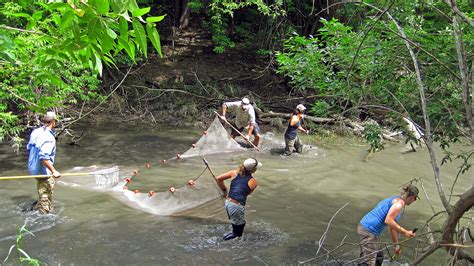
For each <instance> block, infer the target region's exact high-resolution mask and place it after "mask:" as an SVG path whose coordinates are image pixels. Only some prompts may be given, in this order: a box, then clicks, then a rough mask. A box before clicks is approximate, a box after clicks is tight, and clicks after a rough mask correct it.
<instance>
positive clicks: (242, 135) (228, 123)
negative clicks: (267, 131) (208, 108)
mask: <svg viewBox="0 0 474 266" xmlns="http://www.w3.org/2000/svg"><path fill="white" fill-rule="evenodd" d="M214 113H215V114H216V115H217V117H219V118H220V117H221V115H219V114H218V113H217V112H216V111H214ZM222 120H224V122H226V123H227V125H229V126H230V127H231V128H232V129H233V130H234V131H235V132H237V133H239V135H240V136H241V137H242V138H243V139H244V140H245V141H247V142H248V143H249V144H250V145H252V147H254V148H255V149H257V151H260V149H259V148H258V147H257V146H255V144H253V142H251V141H250V140H249V139H247V138H246V137H245V136H244V134H242V132H240V131H239V130H237V129H236V128H235V127H234V126H233V125H232V124H231V123H230V122H229V121H227V119H222Z"/></svg>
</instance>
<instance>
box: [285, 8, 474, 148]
mask: <svg viewBox="0 0 474 266" xmlns="http://www.w3.org/2000/svg"><path fill="white" fill-rule="evenodd" d="M442 5H443V3H441V4H439V5H438V6H437V7H436V8H438V9H441V8H442ZM394 8H395V10H398V11H400V12H402V10H405V11H406V10H409V12H405V13H396V16H397V17H398V19H399V21H401V23H402V26H403V28H404V31H405V32H406V34H407V35H408V38H410V39H411V40H413V41H414V42H415V43H416V44H419V45H420V47H421V48H422V49H423V50H421V48H416V49H417V51H418V52H417V57H418V59H419V61H420V67H421V72H422V73H423V79H424V80H423V82H424V84H425V86H426V94H427V95H428V97H429V105H428V111H429V114H430V118H431V120H432V122H431V123H432V124H433V125H437V127H436V132H435V133H436V134H435V139H437V140H439V139H440V138H448V139H454V138H455V137H456V136H459V134H460V132H459V128H460V127H459V126H461V127H462V126H465V125H466V121H465V116H464V115H463V111H464V110H463V108H464V107H463V103H462V97H461V86H460V82H459V80H458V79H457V78H456V77H455V76H453V73H452V72H457V69H459V67H458V66H457V55H456V51H455V44H454V38H453V36H452V29H451V25H450V21H448V22H446V21H445V20H444V18H441V17H439V12H424V11H422V10H421V9H424V8H427V9H429V8H431V7H430V6H421V5H419V3H418V2H417V1H414V3H409V2H403V4H402V3H400V4H397V5H395V7H394ZM443 8H446V6H444V7H443ZM363 11H364V12H366V16H365V17H362V19H361V20H359V21H357V24H356V23H354V25H353V26H354V27H349V26H348V25H344V24H342V23H341V22H339V21H338V20H336V19H332V20H329V21H327V20H324V19H323V20H321V23H322V24H323V27H321V28H320V29H319V30H318V32H317V34H316V35H315V36H314V37H311V36H310V37H303V36H300V35H297V34H292V35H290V36H289V37H288V38H287V39H286V40H285V42H284V47H283V51H279V52H277V53H276V60H277V62H278V64H279V66H278V70H277V71H278V73H280V74H283V75H285V76H287V77H288V78H289V80H290V83H291V84H292V85H293V87H294V88H295V89H297V90H300V91H314V92H315V93H317V94H320V95H322V96H325V98H324V99H325V101H326V102H328V103H330V105H331V106H341V107H346V108H351V110H357V108H359V107H366V105H368V104H370V105H372V106H382V107H389V108H391V109H393V110H395V111H397V112H398V113H403V112H404V111H405V109H406V110H408V111H409V112H410V114H412V117H414V118H415V120H417V121H415V122H417V123H419V124H422V123H421V118H422V116H421V113H422V111H421V109H420V104H419V93H418V85H417V82H416V79H415V75H414V70H413V63H412V62H411V58H410V55H409V53H408V50H407V49H406V47H405V44H404V43H403V40H402V39H401V38H400V37H399V36H398V35H396V34H395V33H394V32H392V30H393V31H395V32H396V31H397V30H396V28H395V27H394V25H393V23H392V22H391V21H390V20H388V19H387V18H385V17H383V18H381V19H380V21H378V22H374V17H373V15H374V14H375V13H374V11H373V10H372V11H371V10H363ZM415 11H416V12H415ZM350 12H353V9H348V13H350ZM351 14H352V15H353V13H351ZM432 16H435V17H434V18H433V17H432ZM369 29H370V30H369ZM463 33H464V35H463V37H464V40H465V49H466V51H467V52H468V54H467V55H466V56H467V58H472V57H473V56H474V54H473V51H474V47H473V46H474V42H472V41H470V40H472V39H473V34H472V31H470V30H468V29H465V30H464V32H463ZM427 52H430V54H428V53H427ZM434 57H436V59H435V58H434ZM316 105H317V106H316V107H314V108H313V109H312V111H313V112H314V113H318V112H319V110H321V109H322V106H321V104H320V103H317V104H316ZM327 110H328V109H327ZM330 111H331V112H330V113H329V114H331V113H332V114H334V113H335V112H339V111H341V110H340V109H339V108H331V109H330ZM342 111H347V109H343V110H342ZM319 113H321V112H319Z"/></svg>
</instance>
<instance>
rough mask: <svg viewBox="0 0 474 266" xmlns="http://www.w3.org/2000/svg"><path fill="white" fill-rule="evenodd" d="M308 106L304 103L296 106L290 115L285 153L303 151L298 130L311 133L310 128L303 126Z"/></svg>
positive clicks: (286, 132)
mask: <svg viewBox="0 0 474 266" xmlns="http://www.w3.org/2000/svg"><path fill="white" fill-rule="evenodd" d="M305 110H306V107H305V106H304V105H302V104H298V105H297V106H296V109H295V111H294V112H293V114H292V115H291V116H290V120H289V121H288V128H287V129H286V131H285V153H284V155H291V154H292V153H293V150H296V152H298V153H302V152H303V143H301V140H300V138H299V137H298V130H299V131H301V132H304V133H309V131H308V130H306V129H304V128H303V127H302V124H303V119H304V111H305Z"/></svg>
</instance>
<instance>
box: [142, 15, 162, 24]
mask: <svg viewBox="0 0 474 266" xmlns="http://www.w3.org/2000/svg"><path fill="white" fill-rule="evenodd" d="M164 18H165V15H163V16H158V17H147V18H146V22H147V23H152V22H160V21H162V20H163V19H164Z"/></svg>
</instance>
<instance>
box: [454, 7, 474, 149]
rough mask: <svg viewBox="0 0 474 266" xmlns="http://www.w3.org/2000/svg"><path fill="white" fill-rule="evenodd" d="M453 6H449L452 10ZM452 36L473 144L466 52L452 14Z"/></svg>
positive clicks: (456, 22) (473, 128)
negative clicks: (454, 42)
mask: <svg viewBox="0 0 474 266" xmlns="http://www.w3.org/2000/svg"><path fill="white" fill-rule="evenodd" d="M453 6H454V5H451V7H452V8H453ZM453 13H454V10H453ZM453 34H454V39H455V41H456V52H457V54H458V64H459V71H460V72H461V82H462V90H463V91H462V100H463V102H464V108H465V112H466V122H467V125H468V127H469V133H470V138H471V144H474V118H473V114H472V96H471V92H470V86H469V74H468V69H467V68H468V67H467V62H466V51H465V50H464V43H463V36H462V31H461V30H460V27H459V25H458V20H457V15H456V14H455V13H454V14H453Z"/></svg>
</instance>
